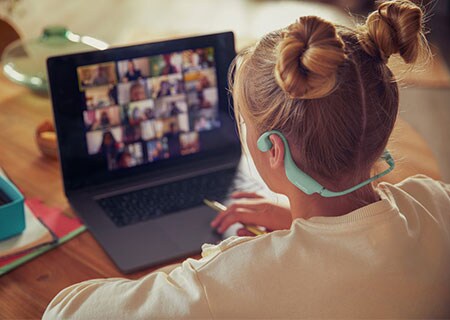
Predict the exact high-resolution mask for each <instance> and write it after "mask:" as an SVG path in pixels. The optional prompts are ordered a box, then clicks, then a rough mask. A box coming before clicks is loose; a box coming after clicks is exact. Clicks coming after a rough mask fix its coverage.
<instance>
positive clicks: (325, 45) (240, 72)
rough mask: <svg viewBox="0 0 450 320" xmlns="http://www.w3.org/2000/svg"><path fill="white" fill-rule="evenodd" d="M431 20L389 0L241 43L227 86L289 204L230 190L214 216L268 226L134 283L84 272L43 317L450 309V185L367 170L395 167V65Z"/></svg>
mask: <svg viewBox="0 0 450 320" xmlns="http://www.w3.org/2000/svg"><path fill="white" fill-rule="evenodd" d="M423 19H424V14H423V12H422V10H421V8H420V7H419V6H417V5H416V4H414V3H413V2H411V1H407V0H398V1H386V2H382V3H381V4H380V5H379V8H378V10H376V11H374V12H372V13H371V14H370V15H369V16H368V18H367V20H366V21H365V23H364V24H363V25H360V26H358V27H357V28H356V29H351V28H346V27H342V26H339V25H335V24H333V23H331V22H329V21H326V20H324V19H322V18H319V17H316V16H305V17H301V18H300V19H299V20H298V21H296V22H294V23H292V24H290V25H289V26H287V27H286V28H283V29H281V30H277V31H273V32H270V33H268V34H267V35H265V36H264V37H263V38H262V39H261V40H260V41H259V42H258V43H256V44H255V45H254V46H252V47H249V48H248V49H246V50H244V51H243V52H241V53H239V54H238V56H237V58H236V59H235V60H234V63H233V64H232V68H231V71H232V72H231V73H230V78H231V82H230V90H231V92H232V95H233V99H234V108H235V109H234V111H235V116H236V120H237V122H238V123H239V126H240V128H241V129H244V126H245V135H244V137H242V138H243V142H246V144H247V147H248V152H249V154H250V155H251V157H252V159H253V161H254V163H255V166H256V168H257V170H258V172H259V174H260V175H261V177H262V179H263V180H264V181H265V182H266V184H267V186H268V187H269V188H270V189H271V190H272V191H274V192H277V193H282V194H284V195H286V196H287V197H288V199H289V202H290V206H289V207H284V206H281V205H279V204H277V203H272V202H271V201H270V200H268V199H265V198H263V197H261V196H260V195H258V194H255V193H249V192H238V193H235V194H234V195H233V198H234V199H235V202H234V203H233V204H231V205H230V206H228V208H227V210H225V211H223V212H221V213H219V214H218V215H217V217H216V218H215V219H214V220H213V221H212V223H211V225H212V227H213V228H215V229H217V231H218V232H219V233H223V232H224V231H225V230H227V229H228V227H230V226H231V225H233V224H234V223H236V222H242V223H245V224H249V225H257V226H263V227H265V228H266V230H267V231H268V233H266V234H263V235H259V236H252V234H251V233H250V232H249V231H247V230H246V229H244V228H242V229H239V230H238V235H239V236H233V237H230V238H228V239H226V240H224V241H222V242H221V243H219V244H218V245H212V244H205V245H204V246H202V249H203V250H202V258H201V259H198V260H197V259H192V258H189V259H186V260H185V261H183V262H182V263H181V264H177V265H174V266H173V267H172V268H171V269H170V270H169V268H166V269H164V270H157V271H155V272H152V273H150V274H148V275H146V276H144V277H143V278H141V279H139V280H128V279H120V278H113V279H97V280H89V281H85V282H82V283H79V284H75V285H73V286H71V287H69V288H67V289H64V290H63V291H61V292H60V293H59V294H58V295H57V296H56V297H55V298H54V299H53V301H52V302H51V303H50V304H49V306H48V307H47V310H46V312H45V314H44V319H53V318H71V317H73V318H116V319H117V318H120V319H125V318H127V319H136V318H172V319H181V318H195V319H199V318H227V319H249V318H254V319H262V318H264V319H273V318H284V319H298V318H319V319H324V318H346V319H355V318H377V319H378V318H421V319H430V318H450V304H449V297H450V272H449V270H450V185H448V184H445V183H443V182H440V181H436V180H433V179H431V178H429V177H427V176H424V175H415V176H411V177H409V178H407V179H405V180H404V181H402V182H400V183H397V184H391V183H387V182H382V183H379V184H378V185H376V184H375V183H374V184H372V183H370V181H371V179H369V178H370V177H373V173H372V172H371V169H372V168H373V166H374V164H375V162H377V161H378V160H379V159H381V158H383V159H384V160H386V161H387V162H388V163H389V165H390V166H391V167H392V165H393V159H392V157H391V156H390V155H389V153H388V152H387V151H386V152H385V149H386V145H387V142H388V140H389V137H390V135H391V133H392V130H393V128H394V124H395V121H396V118H397V114H398V110H399V92H398V85H397V82H396V80H395V77H394V75H393V73H392V72H391V70H390V68H389V67H388V64H387V62H388V60H389V57H391V56H392V55H394V54H399V55H400V57H401V58H402V59H403V60H404V62H405V63H407V64H414V63H415V62H416V61H418V57H419V56H421V55H422V54H423V55H424V56H426V55H428V53H429V48H428V45H427V43H426V38H425V36H424V34H423ZM242 132H244V131H243V130H242ZM290 179H292V181H291V180H290ZM294 182H295V184H294ZM322 186H323V187H322ZM300 187H302V188H300ZM311 188H315V189H316V190H317V192H316V193H312V194H309V191H308V190H311ZM332 192H335V193H332Z"/></svg>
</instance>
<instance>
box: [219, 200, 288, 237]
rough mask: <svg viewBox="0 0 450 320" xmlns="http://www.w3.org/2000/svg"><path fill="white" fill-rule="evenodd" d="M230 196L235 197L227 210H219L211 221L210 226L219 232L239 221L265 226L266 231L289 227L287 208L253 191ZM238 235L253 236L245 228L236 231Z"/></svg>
mask: <svg viewBox="0 0 450 320" xmlns="http://www.w3.org/2000/svg"><path fill="white" fill-rule="evenodd" d="M231 198H233V199H237V200H236V201H235V202H233V203H232V204H231V205H230V206H228V208H227V210H225V211H222V212H220V213H219V214H218V215H217V216H216V217H215V218H214V220H213V221H212V222H211V227H213V228H217V231H218V232H219V233H223V232H225V230H227V229H228V228H229V227H230V226H231V225H232V224H235V223H236V222H241V223H243V224H246V225H256V226H262V227H265V228H266V230H267V232H271V231H273V230H282V229H289V228H290V227H291V224H292V216H291V211H290V210H289V208H285V207H282V206H279V205H275V204H273V203H271V202H270V201H269V200H267V199H265V198H264V197H262V196H260V195H258V194H256V193H253V192H235V193H233V194H232V195H231ZM237 234H238V235H239V236H254V235H255V234H253V233H252V232H250V231H248V230H247V229H245V228H241V229H239V230H238V231H237Z"/></svg>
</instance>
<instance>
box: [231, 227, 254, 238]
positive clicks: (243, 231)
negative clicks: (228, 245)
mask: <svg viewBox="0 0 450 320" xmlns="http://www.w3.org/2000/svg"><path fill="white" fill-rule="evenodd" d="M236 233H237V235H238V236H240V237H246V236H250V237H254V236H255V234H254V233H253V232H250V231H248V230H247V229H245V228H240V229H238V231H237V232H236Z"/></svg>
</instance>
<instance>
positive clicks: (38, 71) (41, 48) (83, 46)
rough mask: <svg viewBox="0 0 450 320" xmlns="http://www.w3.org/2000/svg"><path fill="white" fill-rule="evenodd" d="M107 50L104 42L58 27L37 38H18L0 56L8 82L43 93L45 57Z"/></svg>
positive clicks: (45, 30)
mask: <svg viewBox="0 0 450 320" xmlns="http://www.w3.org/2000/svg"><path fill="white" fill-rule="evenodd" d="M107 48H108V44H107V43H106V42H104V41H101V40H98V39H95V38H93V37H90V36H81V35H79V34H76V33H73V32H72V31H70V30H68V29H67V28H65V27H62V26H52V27H47V28H45V29H44V31H43V33H42V35H41V36H40V37H39V38H37V39H33V40H29V41H22V40H20V39H19V40H16V41H14V42H12V43H11V44H9V45H8V46H7V47H6V48H5V50H4V52H3V54H2V57H1V62H2V69H3V73H4V74H5V75H6V77H7V78H8V79H10V80H11V81H13V82H16V83H19V84H22V85H24V86H26V87H28V88H30V89H32V90H35V91H41V92H47V91H48V81H47V71H46V60H47V58H48V57H50V56H57V55H64V54H69V53H76V52H82V51H91V50H104V49H107Z"/></svg>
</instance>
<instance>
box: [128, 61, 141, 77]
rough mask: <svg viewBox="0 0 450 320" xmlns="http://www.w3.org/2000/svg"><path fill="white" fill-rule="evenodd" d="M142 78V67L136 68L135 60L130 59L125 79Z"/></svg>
mask: <svg viewBox="0 0 450 320" xmlns="http://www.w3.org/2000/svg"><path fill="white" fill-rule="evenodd" d="M140 78H142V72H141V70H140V69H138V68H136V65H135V64H134V61H133V60H128V63H127V72H126V73H125V76H124V80H125V79H126V80H127V81H135V80H138V79H140Z"/></svg>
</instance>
